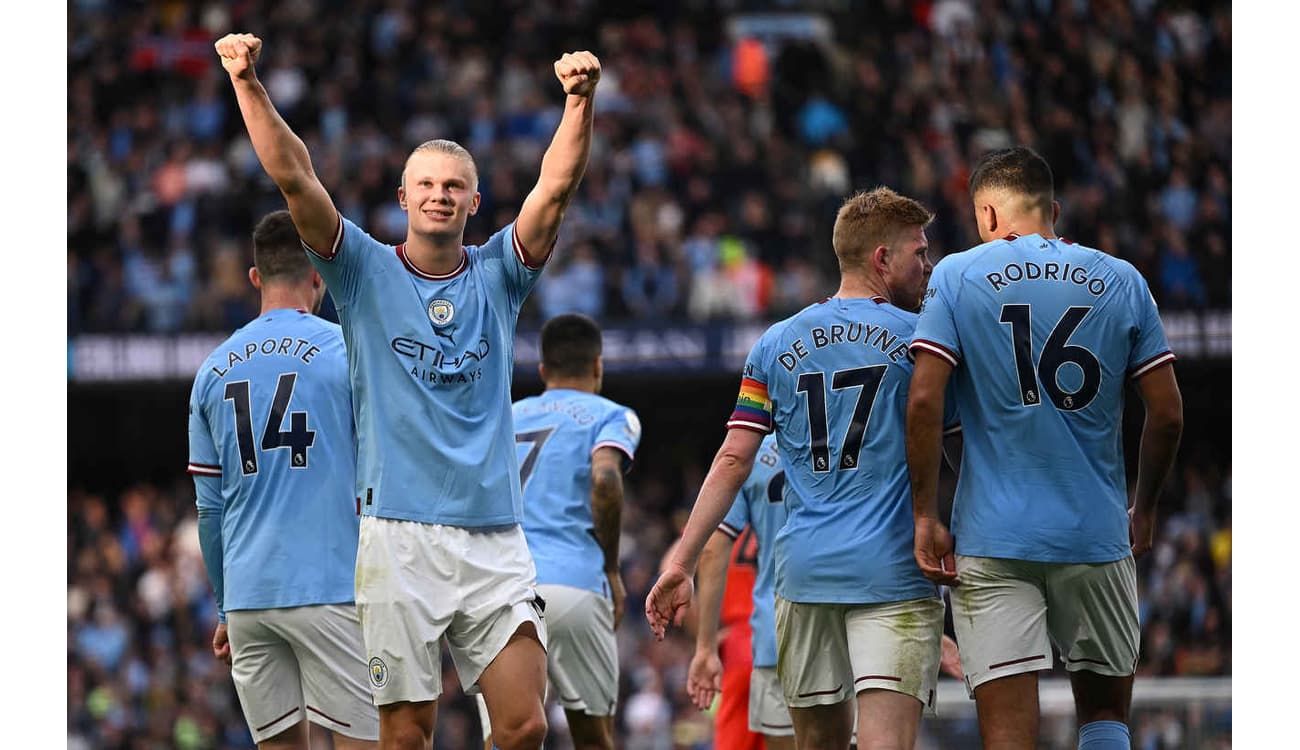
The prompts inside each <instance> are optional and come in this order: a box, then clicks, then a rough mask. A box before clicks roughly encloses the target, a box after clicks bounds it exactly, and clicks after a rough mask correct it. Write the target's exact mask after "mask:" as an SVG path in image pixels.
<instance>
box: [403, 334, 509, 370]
mask: <svg viewBox="0 0 1300 750" xmlns="http://www.w3.org/2000/svg"><path fill="white" fill-rule="evenodd" d="M443 338H450V337H447V336H444V337H443ZM452 343H453V344H454V343H455V342H454V341H453V342H452ZM389 345H390V346H391V347H392V349H393V351H394V352H395V353H397V354H400V355H402V356H403V357H410V358H411V359H414V360H416V361H417V362H420V363H421V364H427V365H428V366H430V367H433V368H436V369H439V370H458V369H460V367H461V365H464V364H466V363H468V362H470V361H471V360H472V361H474V362H482V361H483V360H484V359H486V358H487V355H488V353H490V352H491V351H492V345H491V344H490V343H488V340H487V338H480V339H479V340H478V343H477V344H475V345H474V346H471V347H469V348H467V349H465V351H463V352H460V353H459V354H447V353H445V352H443V351H442V350H440V349H438V348H437V347H436V346H434V345H432V344H426V343H424V342H423V341H417V340H416V339H408V338H403V337H401V336H399V337H397V338H395V339H393V340H392V341H391V342H389Z"/></svg>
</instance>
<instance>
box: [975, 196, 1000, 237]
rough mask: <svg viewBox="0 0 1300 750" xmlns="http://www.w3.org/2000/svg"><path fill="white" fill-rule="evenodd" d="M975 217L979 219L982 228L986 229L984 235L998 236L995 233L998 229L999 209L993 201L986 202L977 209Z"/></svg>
mask: <svg viewBox="0 0 1300 750" xmlns="http://www.w3.org/2000/svg"><path fill="white" fill-rule="evenodd" d="M975 218H976V219H977V220H978V221H979V225H980V229H983V230H984V236H986V237H996V236H997V235H996V234H995V233H996V232H997V231H998V210H997V209H996V208H994V207H993V204H992V203H985V204H984V205H982V206H980V207H979V208H977V209H975Z"/></svg>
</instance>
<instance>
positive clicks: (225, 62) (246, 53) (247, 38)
mask: <svg viewBox="0 0 1300 750" xmlns="http://www.w3.org/2000/svg"><path fill="white" fill-rule="evenodd" d="M216 47H217V54H218V55H220V56H221V67H223V68H225V69H226V72H227V73H229V74H230V77H231V78H238V79H240V80H251V79H253V78H256V77H257V70H256V69H255V68H254V67H253V64H254V63H256V62H257V57H258V55H260V54H262V40H261V39H258V38H257V37H255V36H253V35H252V34H226V35H225V36H223V37H221V38H220V39H218V40H217V44H216Z"/></svg>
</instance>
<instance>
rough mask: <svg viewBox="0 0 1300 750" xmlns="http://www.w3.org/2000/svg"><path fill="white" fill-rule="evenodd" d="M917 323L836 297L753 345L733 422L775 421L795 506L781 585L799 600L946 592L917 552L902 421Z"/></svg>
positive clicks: (865, 302)
mask: <svg viewBox="0 0 1300 750" xmlns="http://www.w3.org/2000/svg"><path fill="white" fill-rule="evenodd" d="M915 324H916V315H915V314H913V313H910V312H906V311H904V310H901V309H899V308H897V307H894V306H893V305H891V304H889V303H888V302H886V301H885V300H884V299H882V298H875V299H839V298H835V297H832V298H830V299H827V300H824V301H822V302H819V303H817V304H815V305H810V306H809V307H806V308H804V309H803V310H801V311H800V312H798V313H796V314H795V315H794V316H793V317H790V318H787V319H786V320H783V321H781V322H780V323H777V324H776V325H774V326H772V327H771V328H769V329H768V330H767V332H766V333H764V334H763V335H762V337H760V338H759V340H758V343H756V344H755V345H754V348H753V350H752V351H751V352H750V354H749V359H748V360H747V361H746V363H745V373H744V378H743V379H742V381H741V390H740V397H739V399H738V400H737V403H736V411H735V412H734V413H733V414H732V417H731V420H730V421H729V422H728V423H727V426H728V427H733V428H734V427H741V428H748V429H754V430H758V431H760V432H767V431H769V430H771V429H773V428H774V429H775V431H776V439H777V444H778V446H779V447H780V451H781V460H782V462H783V464H784V466H785V502H786V511H787V512H788V513H789V518H788V520H787V521H786V524H785V527H784V528H783V529H782V530H781V532H780V534H778V535H777V538H776V571H777V574H776V575H777V580H776V592H777V593H778V594H780V595H781V597H782V598H784V599H786V600H788V601H793V602H803V603H818V602H826V603H840V604H874V603H879V602H893V601H904V600H907V599H917V598H921V597H926V596H935V594H936V592H935V587H934V584H932V583H930V582H929V581H927V580H926V579H925V577H924V576H922V575H921V570H920V568H918V567H917V565H916V561H915V559H913V557H912V535H913V527H912V498H911V484H910V482H909V480H908V476H907V462H906V460H905V459H906V456H905V451H904V440H903V428H904V418H905V416H906V413H907V390H908V385H909V383H910V380H911V376H912V362H911V359H910V358H909V356H908V351H907V345H908V344H909V343H910V342H911V339H912V328H913V327H914V326H915ZM952 421H955V418H954V419H953V420H952Z"/></svg>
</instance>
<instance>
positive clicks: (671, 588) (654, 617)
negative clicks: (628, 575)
mask: <svg viewBox="0 0 1300 750" xmlns="http://www.w3.org/2000/svg"><path fill="white" fill-rule="evenodd" d="M694 594H695V583H694V582H693V581H692V580H691V576H690V575H687V573H686V571H685V570H683V569H682V568H681V567H680V566H678V565H676V564H669V565H668V566H667V567H666V568H665V569H664V572H663V573H662V574H661V575H660V576H659V580H658V581H655V585H654V588H652V589H650V593H649V594H648V595H647V596H646V598H645V618H646V620H648V621H649V622H650V632H652V633H654V634H655V638H656V639H658V640H660V641H662V640H663V639H664V633H665V632H667V630H668V626H669V625H678V626H680V625H681V624H682V617H684V616H685V615H686V605H687V604H690V603H691V597H692V596H693V595H694Z"/></svg>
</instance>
